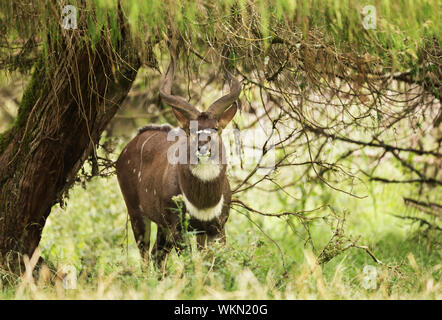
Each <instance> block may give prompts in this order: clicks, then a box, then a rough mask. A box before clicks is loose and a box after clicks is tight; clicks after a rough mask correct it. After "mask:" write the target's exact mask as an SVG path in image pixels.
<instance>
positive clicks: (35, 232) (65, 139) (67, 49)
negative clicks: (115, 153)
mask: <svg viewBox="0 0 442 320" xmlns="http://www.w3.org/2000/svg"><path fill="white" fill-rule="evenodd" d="M122 25H123V24H122V23H121V20H120V29H121V35H122V37H121V39H120V40H119V42H118V43H117V45H116V47H110V45H109V38H108V37H106V36H105V32H104V31H103V33H102V34H101V38H100V39H99V40H98V41H97V42H96V43H94V44H90V43H87V42H85V41H82V40H81V39H80V36H79V33H78V30H74V31H69V32H67V31H63V32H65V34H64V35H60V38H61V39H62V40H59V39H58V40H56V41H58V42H57V45H55V46H54V48H58V49H56V51H55V52H51V51H49V53H47V55H49V57H50V59H49V62H48V61H47V60H46V59H43V58H41V59H40V60H39V61H38V62H37V65H36V66H35V70H34V72H33V76H32V79H31V81H30V83H29V84H28V86H27V88H26V90H25V93H24V94H23V99H22V102H21V104H20V107H19V112H18V116H17V119H16V121H15V124H14V126H13V127H12V128H11V129H10V130H8V131H7V132H5V133H3V134H2V135H0V266H2V265H3V267H6V266H7V265H8V266H9V267H11V266H12V269H14V268H15V267H14V266H16V265H17V261H21V257H22V256H23V255H25V254H26V255H28V256H31V255H32V254H33V252H34V250H35V249H36V248H37V246H38V243H39V241H40V238H41V233H42V230H43V227H44V225H45V221H46V219H47V217H48V216H49V213H50V212H51V208H52V206H54V204H56V203H57V202H60V201H61V199H62V197H63V194H64V193H65V192H66V191H67V190H68V189H69V187H70V186H71V185H72V184H73V182H74V181H75V177H76V175H77V173H78V170H79V169H80V168H81V167H82V165H83V163H84V161H85V160H86V158H87V156H88V155H89V154H90V153H91V151H92V150H93V148H94V146H95V145H96V144H97V143H98V141H99V138H100V135H101V133H102V132H103V130H104V129H105V127H106V125H107V124H108V122H109V121H110V120H111V119H112V117H113V116H114V115H115V113H116V111H117V109H118V107H119V106H120V104H121V102H122V101H123V99H124V98H125V97H126V95H127V93H128V91H129V89H130V87H131V85H132V82H133V81H134V79H135V77H136V74H137V70H138V68H139V60H138V56H137V53H136V51H135V50H134V48H133V47H132V45H131V41H130V37H129V36H128V31H127V29H125V27H123V26H122ZM76 32H77V33H76ZM60 33H62V32H60ZM83 39H84V38H83ZM17 258H18V260H17ZM10 262H12V264H11V263H10ZM12 271H14V270H12Z"/></svg>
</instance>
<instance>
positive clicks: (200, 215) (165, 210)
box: [116, 47, 241, 265]
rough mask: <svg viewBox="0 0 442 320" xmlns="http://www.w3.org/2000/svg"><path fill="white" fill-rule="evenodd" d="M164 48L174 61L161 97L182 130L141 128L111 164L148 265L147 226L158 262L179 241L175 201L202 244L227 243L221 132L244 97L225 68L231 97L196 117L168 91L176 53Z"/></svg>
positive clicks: (227, 193)
mask: <svg viewBox="0 0 442 320" xmlns="http://www.w3.org/2000/svg"><path fill="white" fill-rule="evenodd" d="M169 50H170V56H171V62H170V65H169V68H168V70H167V73H166V76H165V79H164V82H163V83H162V85H161V87H160V96H161V99H162V101H163V102H165V103H166V104H168V105H170V106H171V107H172V111H173V113H174V115H175V117H176V119H177V120H178V123H179V128H172V127H171V126H169V125H162V126H158V125H148V126H146V127H144V128H142V129H140V130H139V132H138V135H137V136H136V137H135V138H134V139H133V140H132V141H130V142H129V143H128V144H127V146H126V147H125V148H124V149H123V151H122V153H121V155H120V156H119V158H118V160H117V163H116V167H117V176H118V182H119V184H120V188H121V191H122V193H123V196H124V200H125V202H126V206H127V210H128V212H129V216H130V220H131V224H132V229H133V232H134V235H135V239H136V241H137V244H138V247H139V249H140V252H141V256H142V257H143V258H144V259H145V260H148V259H149V256H150V254H149V248H150V229H151V222H154V223H156V224H157V226H158V231H157V238H156V242H155V244H154V246H153V249H152V253H151V256H152V257H153V258H154V260H155V262H156V264H157V265H160V263H161V262H162V261H163V260H164V258H165V256H166V255H167V254H168V253H169V252H170V251H171V250H172V249H173V248H177V249H179V248H180V247H181V244H182V226H183V223H182V218H183V217H182V216H183V215H182V214H180V213H179V210H177V203H176V201H175V198H174V197H175V196H178V195H182V200H183V201H182V203H183V208H182V212H188V213H189V220H188V226H189V229H190V230H193V231H196V232H195V233H196V235H197V243H198V246H199V247H203V246H205V243H206V241H208V242H210V241H213V240H220V241H221V242H225V228H224V226H225V224H226V222H227V219H228V217H229V208H230V201H231V190H230V185H229V181H228V180H227V177H226V161H225V156H224V155H225V149H224V145H223V142H222V139H221V131H222V130H223V128H225V126H226V125H227V124H228V123H229V122H230V121H231V120H232V118H233V117H234V115H235V113H236V111H237V99H238V97H239V94H240V92H241V85H240V83H239V81H238V80H237V79H235V78H234V77H233V76H232V74H231V73H230V72H229V71H226V73H227V77H228V79H229V81H230V91H229V93H228V94H227V95H225V96H223V97H221V98H219V99H218V100H216V101H215V102H214V103H213V104H212V105H211V106H210V107H209V108H208V109H207V111H205V112H200V111H199V110H198V109H197V108H195V107H194V106H193V105H191V104H190V103H189V102H187V101H186V100H185V99H184V98H182V97H179V96H175V95H173V94H172V93H171V88H172V80H173V78H174V71H175V68H176V61H177V54H176V51H175V49H174V48H172V47H171V48H169ZM171 137H173V138H171ZM177 138H178V139H177ZM177 159H178V160H177Z"/></svg>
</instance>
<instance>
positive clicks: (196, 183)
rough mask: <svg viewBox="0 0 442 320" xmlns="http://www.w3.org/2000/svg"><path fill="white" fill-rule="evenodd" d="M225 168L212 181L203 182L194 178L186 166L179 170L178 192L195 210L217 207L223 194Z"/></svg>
mask: <svg viewBox="0 0 442 320" xmlns="http://www.w3.org/2000/svg"><path fill="white" fill-rule="evenodd" d="M225 170H226V169H225V166H224V165H223V166H222V167H221V168H220V172H219V174H218V175H217V176H216V177H215V178H213V179H212V180H209V181H205V180H201V179H200V178H198V177H196V176H195V175H194V174H193V173H192V171H191V169H190V167H189V166H188V165H183V166H181V167H180V168H179V185H180V190H181V192H182V193H183V195H184V196H185V199H186V200H187V201H189V202H190V203H191V204H192V205H193V206H194V207H195V208H197V209H209V208H214V207H216V206H217V205H219V202H220V200H221V197H222V193H223V184H224V174H225Z"/></svg>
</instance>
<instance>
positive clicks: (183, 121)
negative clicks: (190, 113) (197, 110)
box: [172, 108, 190, 129]
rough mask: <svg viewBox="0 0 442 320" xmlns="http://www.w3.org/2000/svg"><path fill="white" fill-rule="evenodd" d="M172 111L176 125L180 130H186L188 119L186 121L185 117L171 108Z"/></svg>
mask: <svg viewBox="0 0 442 320" xmlns="http://www.w3.org/2000/svg"><path fill="white" fill-rule="evenodd" d="M172 111H173V113H174V115H175V118H176V119H177V120H178V123H179V125H180V128H182V129H187V128H189V123H190V119H187V117H186V116H185V115H184V114H182V113H181V112H179V111H178V110H176V109H174V108H172Z"/></svg>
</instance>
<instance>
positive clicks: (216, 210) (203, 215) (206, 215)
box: [183, 192, 224, 221]
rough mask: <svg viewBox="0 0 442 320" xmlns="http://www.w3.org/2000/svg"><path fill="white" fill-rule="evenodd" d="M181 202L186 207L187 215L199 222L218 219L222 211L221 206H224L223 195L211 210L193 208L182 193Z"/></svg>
mask: <svg viewBox="0 0 442 320" xmlns="http://www.w3.org/2000/svg"><path fill="white" fill-rule="evenodd" d="M183 200H184V203H185V205H186V209H187V211H188V212H189V214H190V215H191V216H192V217H194V218H196V219H198V220H200V221H210V220H212V219H215V218H216V217H218V216H219V215H220V214H221V212H222V210H223V205H224V195H221V198H220V199H219V201H218V203H217V204H216V205H215V206H213V207H211V208H204V209H199V208H197V207H195V206H194V205H193V204H192V203H191V202H190V201H189V199H187V197H186V195H185V194H184V192H183Z"/></svg>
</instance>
